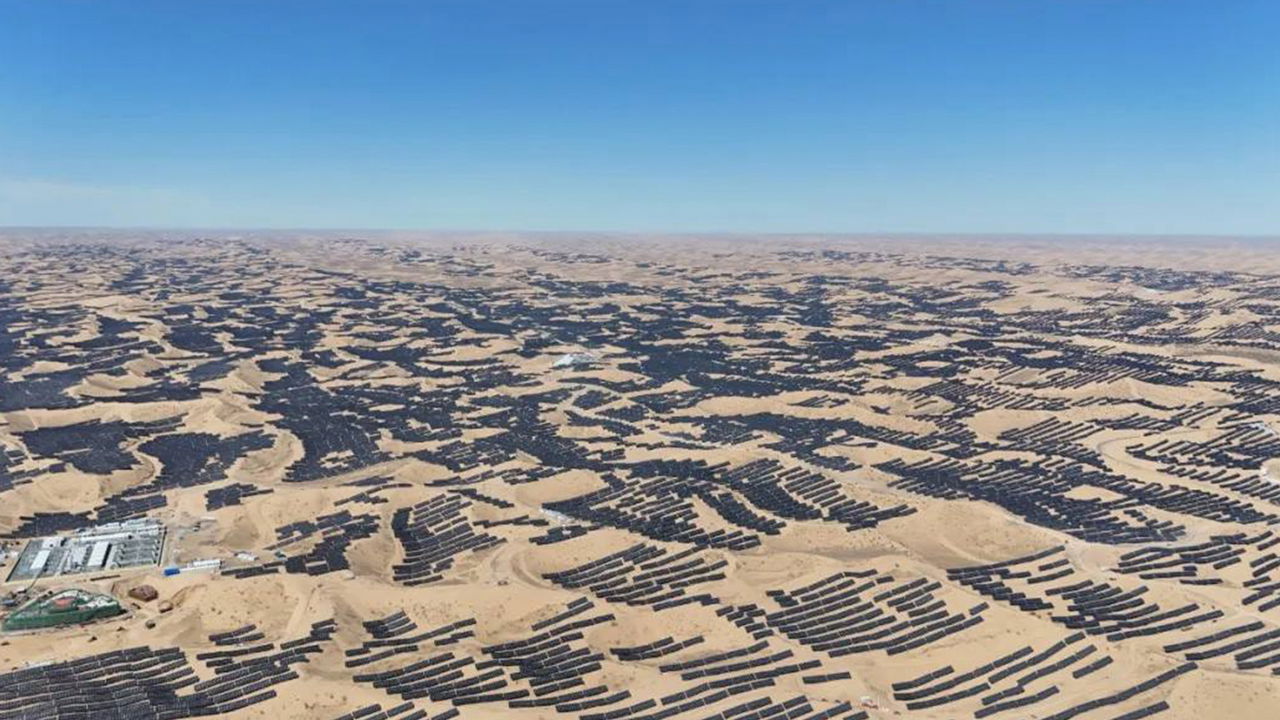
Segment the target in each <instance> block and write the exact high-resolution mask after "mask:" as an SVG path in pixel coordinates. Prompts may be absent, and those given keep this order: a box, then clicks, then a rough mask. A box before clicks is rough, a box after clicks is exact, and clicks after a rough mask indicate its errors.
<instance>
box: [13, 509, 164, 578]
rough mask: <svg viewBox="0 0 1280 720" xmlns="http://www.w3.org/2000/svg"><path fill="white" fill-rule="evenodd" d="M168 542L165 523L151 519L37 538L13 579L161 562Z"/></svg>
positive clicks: (17, 568)
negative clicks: (63, 535)
mask: <svg viewBox="0 0 1280 720" xmlns="http://www.w3.org/2000/svg"><path fill="white" fill-rule="evenodd" d="M164 541H165V528H164V525H162V524H161V523H159V522H157V521H155V520H151V519H148V518H140V519H136V520H126V521H125V522H120V523H110V524H108V525H99V526H97V527H92V528H85V529H83V530H80V531H78V532H76V533H75V534H74V535H68V536H66V537H62V536H56V535H55V536H51V537H43V538H36V539H34V540H32V541H31V542H29V543H27V546H26V547H25V548H23V550H22V554H21V555H19V556H18V560H17V562H16V563H15V564H14V566H13V571H12V572H10V573H9V581H10V582H14V581H21V580H32V579H35V578H38V577H56V576H58V575H73V574H76V573H90V572H101V571H104V570H117V569H121V568H131V567H143V566H147V565H159V564H160V559H161V557H162V556H163V553H164Z"/></svg>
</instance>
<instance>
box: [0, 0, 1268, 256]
mask: <svg viewBox="0 0 1280 720" xmlns="http://www.w3.org/2000/svg"><path fill="white" fill-rule="evenodd" d="M31 224H57V225H152V226H154V225H166V226H172V225H183V226H206V227H207V226H219V227H228V226H238V227H402V228H404V227H411V228H472V229H521V228H525V229H601V230H638V231H661V230H690V231H714V230H725V231H751V230H759V231H846V232H885V231H898V232H947V231H955V232H1102V233H1123V232H1139V233H1243V234H1280V2H1277V0H1108V1H1103V0H933V1H927V0H830V1H826V0H773V1H764V0H420V1H418V2H407V1H406V2H385V1H383V2H380V1H378V0H360V1H359V2H357V1H356V0H351V1H350V2H329V1H325V0H296V1H292V0H160V1H156V2H147V1H144V0H132V1H129V2H125V1H118V0H81V1H75V2H73V1H70V0H21V1H19V0H0V225H31Z"/></svg>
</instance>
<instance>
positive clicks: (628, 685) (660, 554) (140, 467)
mask: <svg viewBox="0 0 1280 720" xmlns="http://www.w3.org/2000/svg"><path fill="white" fill-rule="evenodd" d="M1277 247H1280V246H1278V245H1276V244H1274V241H1265V240H1230V239H1212V238H1142V239H1134V238H1053V237H1041V238H983V237H919V238H903V237H896V238H876V237H817V236H788V237H729V236H709V237H633V236H622V235H590V236H587V235H573V234H567V233H566V234H513V233H492V234H415V233H342V234H339V233H246V232H217V233H214V232H209V233H203V234H193V233H190V232H163V231H153V232H151V231H149V232H136V233H117V232H108V231H101V232H99V231H87V230H86V231H53V230H31V231H16V230H15V231H8V232H7V235H6V236H5V237H4V238H3V242H2V243H0V317H2V318H3V321H2V322H0V359H3V365H2V372H3V375H2V376H0V450H2V452H0V533H2V537H3V538H4V542H6V543H8V546H9V548H10V550H16V549H17V548H18V547H20V546H21V544H22V543H23V542H24V541H25V540H26V539H28V538H31V537H38V536H42V535H48V534H54V533H64V534H65V533H67V532H70V531H73V530H74V529H76V528H82V527H88V526H92V525H95V524H98V523H101V522H106V521H112V520H121V519H127V518H136V517H144V516H145V517H151V518H155V519H158V520H161V521H163V522H164V523H166V524H167V525H168V526H169V528H170V541H169V545H168V550H167V553H166V557H165V560H164V562H163V563H162V566H156V567H145V568H135V569H128V570H121V571H117V572H111V573H107V574H106V577H100V578H98V579H93V578H90V577H88V576H85V575H69V576H62V577H56V578H42V579H40V580H38V581H37V583H36V588H35V590H36V592H39V591H41V590H53V589H61V588H65V587H80V588H85V589H91V590H96V591H99V592H106V593H110V594H113V595H114V596H116V597H117V598H119V599H120V600H121V601H122V602H123V603H124V604H125V605H126V606H127V608H128V609H129V613H128V614H127V615H125V616H122V617H120V618H115V619H111V620H107V621H102V622H97V623H93V624H89V625H85V626H77V627H70V628H62V629H55V630H45V631H37V632H25V633H8V634H4V635H0V718H9V717H13V718H19V717H77V716H78V715H76V714H75V713H77V712H88V711H89V710H90V709H94V712H96V713H97V716H99V717H111V716H113V715H110V714H109V713H110V712H116V713H117V715H115V716H119V717H174V718H177V717H191V716H195V715H197V714H219V715H222V716H226V717H235V718H273V719H275V718H298V719H301V718H322V719H328V718H340V717H344V716H351V715H352V714H354V717H396V718H405V717H413V718H438V717H450V716H451V715H450V713H452V712H453V711H455V710H456V711H457V712H458V717H461V718H464V719H468V718H476V719H484V718H508V717H510V718H559V717H573V718H581V719H582V720H604V719H605V718H659V717H673V718H681V719H686V718H687V719H689V720H702V719H703V718H708V719H709V718H730V717H733V718H748V717H791V718H800V717H804V718H820V717H832V718H857V717H868V718H891V717H912V718H917V717H918V718H939V719H942V718H960V717H987V716H992V717H997V718H1055V719H1057V720H1065V719H1066V718H1073V717H1081V718H1085V719H1086V720H1092V719H1095V718H1096V719H1098V720H1103V719H1107V720H1109V719H1112V718H1122V717H1123V718H1137V717H1145V716H1147V715H1146V714H1144V713H1148V714H1150V715H1154V716H1158V717H1161V718H1169V719H1170V720H1172V719H1175V718H1178V719H1192V718H1195V719H1196V720H1202V719H1203V718H1219V717H1220V718H1241V719H1250V718H1269V717H1274V716H1275V715H1276V713H1277V712H1278V711H1280V678H1277V677H1276V675H1275V674H1273V671H1274V672H1280V533H1277V531H1276V530H1275V529H1274V525H1275V524H1276V523H1277V522H1278V520H1280V515H1278V514H1277V513H1278V512H1280V510H1278V506H1280V364H1278V363H1277V359H1280V252H1276V251H1275V250H1276V249H1277ZM568 353H585V354H589V356H590V362H583V363H581V364H570V365H569V366H567V367H555V366H554V365H555V363H556V361H557V360H560V359H561V358H563V357H564V356H565V355H566V354H568ZM250 558H252V559H250ZM203 559H218V560H221V561H222V566H221V569H220V570H215V571H191V570H184V571H183V572H179V573H178V574H176V575H170V576H166V575H164V574H163V572H162V567H169V566H174V567H183V566H186V565H188V564H189V563H191V562H192V561H197V560H203ZM12 562H13V557H12V553H11V554H10V557H9V558H8V559H7V560H6V563H7V564H11V563H12ZM9 572H10V567H9V565H6V567H5V568H4V575H3V576H4V577H8V575H9ZM144 584H145V585H151V586H153V587H155V588H156V590H157V591H158V595H159V597H158V598H157V599H156V600H153V601H146V602H144V601H139V600H135V599H131V598H129V597H128V595H127V592H128V591H129V590H130V589H131V588H134V587H137V586H139V585H144ZM25 586H26V583H9V584H7V585H6V586H5V587H4V588H3V592H5V593H7V592H12V591H14V590H17V589H18V588H19V587H25ZM0 594H2V593H0ZM162 604H163V606H164V607H165V608H166V610H165V611H164V612H161V606H162ZM170 606H172V608H171V609H169V607H170ZM219 641H221V642H219ZM299 648H302V649H303V651H298V649H299ZM122 650H129V651H130V653H116V651H122ZM113 653H114V654H113ZM153 657H155V658H160V659H159V660H156V661H155V662H152V660H149V659H148V658H153ZM95 658H96V659H95ZM121 658H127V660H121ZM76 661H81V662H80V663H79V664H76ZM113 663H114V664H113ZM121 663H124V664H121ZM129 663H133V664H132V665H129ZM95 667H97V668H106V670H104V671H102V672H97V671H94V670H93V668H95ZM50 673H53V674H55V675H56V677H58V678H59V680H58V681H57V682H56V683H53V682H49V681H48V680H47V679H48V678H49V677H51V675H50ZM32 678H43V679H41V680H40V681H39V682H29V681H30V680H31V679H32ZM94 703H99V704H98V705H94ZM406 703H408V705H406ZM372 706H378V708H379V709H378V710H373V709H371V708H372ZM103 708H107V709H105V710H104V709H103ZM110 708H115V709H114V710H111V709H110ZM361 711H364V712H366V713H367V715H362V714H361ZM24 712H25V713H27V714H23V713H24ZM42 713H43V714H42ZM59 713H62V714H61V715H59ZM104 713H106V714H104ZM379 713H384V714H379ZM415 713H416V714H415ZM752 713H758V714H752Z"/></svg>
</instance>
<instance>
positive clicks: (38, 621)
mask: <svg viewBox="0 0 1280 720" xmlns="http://www.w3.org/2000/svg"><path fill="white" fill-rule="evenodd" d="M123 614H124V608H122V607H120V603H119V602H117V601H116V599H115V598H113V597H111V596H110V595H100V594H98V593H91V592H86V591H84V590H63V591H61V592H57V593H54V594H53V595H48V596H43V597H39V598H36V599H35V600H32V601H31V602H29V603H27V604H26V605H23V606H22V607H20V608H18V609H17V610H14V611H13V612H12V613H10V614H9V617H7V618H5V620H4V624H3V626H2V627H3V629H4V630H5V631H6V632H10V631H14V630H36V629H39V628H50V627H61V626H64V625H78V624H80V623H87V622H92V621H94V620H101V619H104V618H110V617H115V616H117V615H123Z"/></svg>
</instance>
